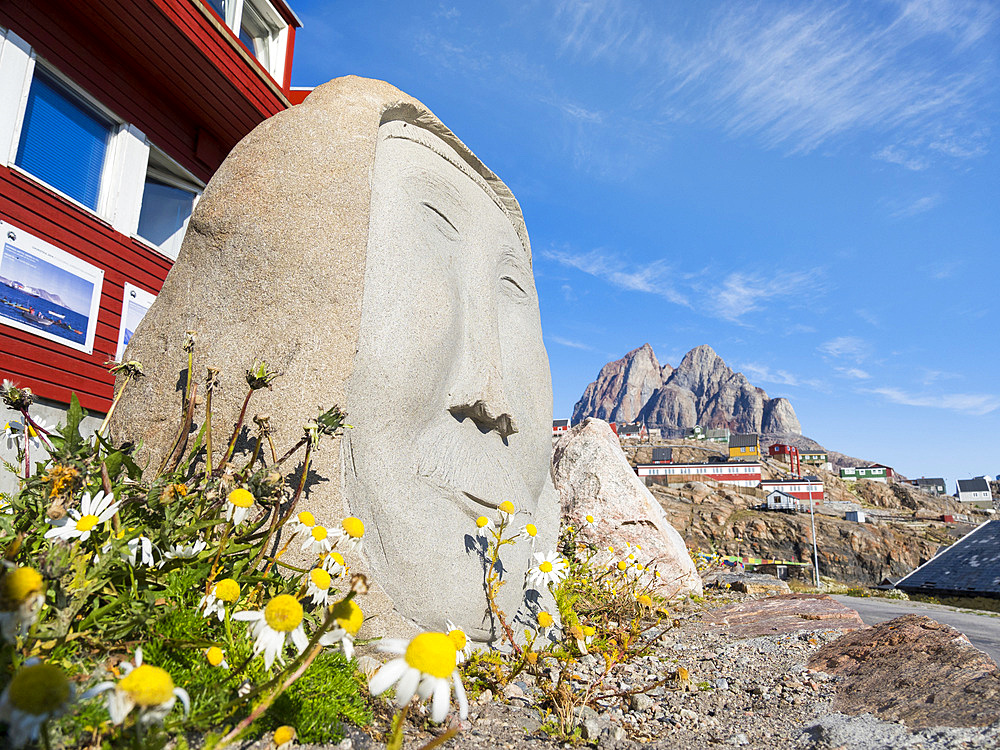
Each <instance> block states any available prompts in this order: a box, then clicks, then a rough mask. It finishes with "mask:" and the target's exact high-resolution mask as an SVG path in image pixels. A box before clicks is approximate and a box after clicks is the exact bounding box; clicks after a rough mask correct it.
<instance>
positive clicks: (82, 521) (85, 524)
mask: <svg viewBox="0 0 1000 750" xmlns="http://www.w3.org/2000/svg"><path fill="white" fill-rule="evenodd" d="M119 505H121V503H116V502H115V496H114V495H107V496H105V494H104V492H103V491H101V492H98V493H97V494H96V495H94V496H93V497H91V496H90V493H89V492H87V493H85V494H84V496H83V500H82V502H81V503H80V510H76V509H75V508H74V509H73V510H71V511H70V512H69V513H68V514H67V515H66V516H64V517H63V518H60V519H58V520H50V521H49V523H51V524H52V526H53V528H51V529H49V530H48V531H46V532H45V538H46V539H63V540H65V541H69V540H70V539H79V540H80V541H81V542H85V541H87V540H88V539H90V532H91V531H93V530H94V528H95V527H97V526H99V525H101V524H105V523H107V522H108V521H109V520H111V516H113V515H114V514H115V513H117V512H118V506H119Z"/></svg>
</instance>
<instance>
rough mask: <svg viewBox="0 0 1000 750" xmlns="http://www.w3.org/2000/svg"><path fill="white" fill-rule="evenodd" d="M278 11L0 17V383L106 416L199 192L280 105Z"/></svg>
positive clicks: (287, 22)
mask: <svg viewBox="0 0 1000 750" xmlns="http://www.w3.org/2000/svg"><path fill="white" fill-rule="evenodd" d="M300 26H301V23H300V21H299V20H298V18H297V17H296V16H295V14H294V13H293V12H292V10H291V8H289V7H288V5H287V4H285V2H284V1H283V0H93V1H92V2H79V1H78V0H5V2H2V3H0V101H2V102H3V105H2V107H0V162H2V163H0V221H2V229H3V234H4V238H3V243H2V244H0V248H2V254H0V376H2V377H5V378H11V379H12V380H14V381H15V382H16V383H18V384H19V385H22V386H28V387H30V388H31V389H32V390H33V391H34V392H35V393H36V394H37V395H38V396H40V397H42V398H43V399H47V400H49V401H52V402H55V404H66V403H68V401H69V396H70V393H71V392H76V394H77V395H78V397H79V399H80V401H81V403H82V404H83V405H84V407H86V408H88V409H90V410H92V411H98V412H101V411H104V410H106V409H107V407H108V405H109V403H110V399H111V396H112V385H113V379H112V378H111V376H110V375H108V373H107V369H106V366H105V363H106V362H107V361H108V360H112V359H115V358H116V355H118V354H119V350H120V349H121V347H122V340H123V339H125V340H127V338H128V336H129V335H130V334H131V330H133V329H134V323H135V322H136V320H137V319H138V318H139V317H141V314H142V312H144V308H145V307H146V306H148V304H150V303H151V301H152V297H153V296H154V295H155V294H157V293H158V292H159V290H160V288H161V286H162V284H163V281H164V279H165V278H166V275H167V271H169V270H170V266H171V264H172V262H173V260H174V258H176V257H177V251H178V249H179V246H180V241H181V239H182V238H183V235H184V231H185V229H186V227H187V221H188V218H189V217H190V214H191V210H192V209H193V207H194V205H195V204H196V203H197V200H198V197H199V196H200V194H201V191H202V189H203V188H204V186H205V183H206V182H207V181H208V180H209V178H210V177H211V176H212V174H213V173H214V172H215V170H216V169H217V168H218V167H219V165H220V164H221V162H222V160H223V159H224V158H225V156H226V155H227V154H228V153H229V151H230V150H231V149H232V148H233V147H234V146H235V145H236V143H237V142H238V141H239V140H240V139H241V138H243V136H245V135H246V134H247V133H249V132H250V131H251V130H252V129H253V128H254V127H255V126H256V125H257V124H259V123H260V122H262V121H263V120H264V119H266V118H268V117H270V116H271V115H274V114H276V113H278V112H280V111H282V110H284V109H286V108H287V107H289V106H291V104H292V103H293V101H294V102H297V101H301V99H302V98H304V93H303V92H302V91H301V90H298V91H294V92H293V90H292V89H291V85H290V84H291V67H292V53H293V50H294V44H295V31H296V28H298V27H300Z"/></svg>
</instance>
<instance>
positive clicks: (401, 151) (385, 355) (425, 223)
mask: <svg viewBox="0 0 1000 750" xmlns="http://www.w3.org/2000/svg"><path fill="white" fill-rule="evenodd" d="M548 372H549V370H548V358H547V356H546V354H545V349H544V347H543V345H542V337H541V325H540V321H539V312H538V299H537V295H536V292H535V284H534V279H533V276H532V272H531V257H530V254H529V251H528V249H527V248H525V247H524V245H523V244H522V242H521V239H520V237H519V236H518V234H517V232H516V231H515V229H514V225H513V224H512V222H511V219H510V217H509V216H508V215H507V213H506V212H505V211H504V209H503V208H502V207H501V204H500V202H499V201H498V200H497V197H496V195H495V194H494V193H493V191H492V190H491V189H490V188H489V187H488V186H487V185H486V183H485V182H484V181H483V180H482V179H481V178H479V176H478V175H477V174H475V173H474V172H472V170H470V169H469V168H468V166H467V165H466V163H465V162H464V161H463V160H462V159H461V158H460V157H459V155H458V154H457V153H456V152H455V151H454V150H453V149H452V148H451V147H450V146H449V145H448V144H446V143H445V142H444V141H442V140H441V139H440V138H438V137H437V136H435V135H433V134H431V133H430V132H428V131H427V130H424V129H422V128H419V127H416V126H414V125H411V124H408V123H405V122H399V121H393V122H388V123H385V124H383V125H382V126H381V128H380V129H379V140H378V145H377V147H376V154H375V165H374V172H373V178H372V198H371V218H370V223H369V241H368V256H367V264H366V269H365V293H364V296H363V300H362V312H361V328H360V334H359V342H358V354H357V357H356V359H355V367H354V372H353V375H352V377H351V379H350V381H349V383H348V390H347V396H348V403H349V405H350V420H351V423H352V425H353V426H354V429H352V430H350V431H349V432H348V435H347V439H346V440H345V450H346V451H347V454H348V455H347V456H345V461H344V463H345V470H346V485H345V488H346V494H347V497H348V498H349V502H350V504H351V507H352V508H354V509H355V510H356V512H357V513H358V514H359V515H360V517H361V518H362V520H363V521H365V523H366V526H367V527H368V528H369V529H371V532H370V536H371V537H372V538H371V539H369V540H368V541H366V546H367V554H368V557H369V560H370V562H371V565H372V568H373V571H374V572H375V573H376V574H377V577H378V578H379V579H380V580H381V581H382V585H383V587H384V588H386V590H387V593H388V594H389V595H390V596H391V597H392V598H393V600H394V601H397V602H399V601H404V600H408V601H411V602H412V606H411V607H410V608H409V611H406V610H403V611H402V612H401V614H403V615H405V616H409V617H414V618H419V617H420V616H421V613H422V612H424V611H425V610H426V609H427V608H428V607H435V606H437V607H439V608H440V611H441V612H442V613H452V614H453V615H454V618H453V619H461V620H463V621H462V622H460V623H459V624H460V625H462V626H463V627H464V628H466V630H467V631H468V632H470V633H471V634H477V635H480V636H481V637H482V636H485V635H486V633H487V629H486V626H487V625H488V623H485V622H484V617H485V608H482V609H481V610H480V611H475V610H473V611H469V610H468V602H469V601H472V600H482V597H483V569H482V566H481V564H480V561H479V559H478V557H477V555H476V553H475V550H474V548H473V547H474V545H472V544H471V543H470V542H471V535H472V534H473V533H474V530H475V520H476V518H477V517H478V516H481V515H484V514H486V515H489V516H490V517H494V518H495V517H496V516H497V512H496V508H497V506H498V505H499V504H500V503H501V502H503V501H504V500H510V501H511V502H513V503H514V506H515V507H516V508H517V509H518V510H520V511H524V512H526V513H527V514H532V515H533V514H534V513H535V511H536V509H537V506H538V502H539V498H540V497H541V496H542V494H543V492H544V491H545V488H546V484H547V482H548V480H549V462H550V455H551V436H550V435H549V434H548V433H549V430H547V429H546V426H547V424H548V422H549V420H550V419H551V416H550V415H551V413H552V395H551V390H550V388H549V387H547V384H548V383H549V375H548ZM543 384H544V385H543ZM522 518H523V520H527V516H522ZM522 523H523V521H522ZM470 548H473V549H470ZM507 549H508V550H510V551H511V552H512V553H513V552H514V550H513V549H512V548H507ZM506 551H507V550H505V553H506ZM504 557H505V558H506V560H505V563H506V566H507V571H506V574H505V575H506V577H507V579H508V585H507V586H506V588H508V589H509V590H510V592H511V593H510V595H508V596H507V597H505V599H507V600H508V601H507V604H508V607H509V611H510V612H511V614H513V611H512V610H513V609H516V606H517V604H518V601H517V599H518V598H519V595H520V593H521V588H522V587H521V583H522V581H523V573H524V569H525V566H526V562H527V547H526V546H525V545H522V549H521V551H520V552H518V553H516V554H510V555H508V554H505V555H504ZM404 591H406V592H414V591H417V592H424V593H425V596H422V597H419V598H418V599H417V600H416V601H414V600H413V598H412V597H403V596H402V593H403V592H404ZM463 612H466V613H467V614H466V615H465V616H464V617H462V614H461V613H463Z"/></svg>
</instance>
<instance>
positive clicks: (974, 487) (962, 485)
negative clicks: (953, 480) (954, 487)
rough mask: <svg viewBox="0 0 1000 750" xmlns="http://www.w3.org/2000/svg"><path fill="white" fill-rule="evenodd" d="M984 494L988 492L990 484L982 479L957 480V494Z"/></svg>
mask: <svg viewBox="0 0 1000 750" xmlns="http://www.w3.org/2000/svg"><path fill="white" fill-rule="evenodd" d="M983 490H985V491H986V492H989V491H990V483H989V482H987V481H986V480H985V479H984V478H983V477H976V478H975V479H959V480H958V491H959V492H982V491H983Z"/></svg>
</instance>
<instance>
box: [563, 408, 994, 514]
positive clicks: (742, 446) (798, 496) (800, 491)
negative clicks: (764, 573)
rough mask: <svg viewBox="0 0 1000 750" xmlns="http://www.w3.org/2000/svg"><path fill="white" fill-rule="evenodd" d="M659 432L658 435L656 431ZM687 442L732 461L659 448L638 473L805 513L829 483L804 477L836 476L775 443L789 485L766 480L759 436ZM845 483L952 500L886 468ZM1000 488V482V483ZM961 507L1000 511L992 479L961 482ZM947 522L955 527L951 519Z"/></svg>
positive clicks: (937, 484) (636, 435)
mask: <svg viewBox="0 0 1000 750" xmlns="http://www.w3.org/2000/svg"><path fill="white" fill-rule="evenodd" d="M610 425H611V429H612V430H613V431H614V432H615V434H616V435H618V438H619V440H621V442H622V444H623V445H625V444H627V443H644V442H646V443H648V442H649V441H650V440H651V439H654V440H655V439H656V438H661V439H662V438H665V436H664V435H662V434H661V435H655V436H651V435H650V431H649V430H648V429H647V427H646V425H645V424H642V423H632V424H616V423H614V422H612V423H610ZM569 428H570V420H568V419H555V420H553V421H552V435H553V438H555V437H558V436H559V435H561V434H562V433H565V432H567V431H568V430H569ZM654 432H655V431H654ZM684 439H686V440H698V441H707V442H712V443H723V444H725V445H726V446H727V447H728V459H727V458H725V457H724V456H718V457H716V456H712V457H710V460H709V461H707V462H704V463H689V462H677V461H675V460H674V457H673V453H674V451H673V448H670V447H653V449H652V461H651V462H649V463H645V464H638V465H637V466H635V472H636V474H637V475H638V476H639V477H640V478H643V479H644V480H646V481H647V483H649V481H650V480H652V481H657V480H659V481H661V482H665V483H683V482H690V481H699V480H704V479H708V480H711V481H713V482H718V483H721V484H728V485H732V486H736V487H747V488H756V489H758V490H762V491H763V492H765V493H766V498H765V502H764V503H763V504H762V507H761V509H762V510H764V509H766V510H775V511H786V512H787V511H790V512H800V511H803V510H809V509H812V508H814V507H815V504H816V503H820V502H823V499H824V494H823V481H822V480H821V479H820V478H819V477H818V476H816V475H814V474H806V473H803V472H804V469H803V467H805V470H806V471H807V470H808V468H809V467H815V468H819V469H822V470H824V471H826V472H833V471H834V466H833V464H832V463H831V462H830V460H829V457H828V454H827V452H826V451H822V450H816V451H810V450H800V449H799V448H797V447H795V446H793V445H787V444H784V443H773V444H771V445H769V446H767V452H766V457H767V458H769V459H771V460H774V461H780V462H782V463H783V464H785V465H786V466H787V471H786V473H787V475H788V476H787V477H786V478H783V479H764V478H763V474H762V463H761V460H762V458H763V457H764V453H763V452H762V450H761V446H760V436H759V435H756V434H739V433H732V432H730V430H729V429H727V428H709V429H704V428H702V427H701V426H698V425H696V426H694V427H691V428H689V429H688V430H687V432H686V434H685V435H684ZM838 471H839V476H840V479H841V480H843V481H845V482H849V483H850V482H855V481H858V480H861V479H867V480H870V481H875V482H882V483H885V484H887V483H890V482H895V481H905V482H907V483H909V484H911V485H912V486H914V487H916V488H917V489H918V490H921V491H923V492H926V493H929V494H932V495H947V492H948V490H947V487H946V485H945V481H944V479H943V478H941V477H920V478H918V479H902V478H901V477H899V475H897V474H896V472H895V471H893V469H892V467H890V466H885V465H884V464H868V465H865V466H848V467H840V468H839V470H838ZM996 480H997V482H1000V476H997V478H996ZM952 496H953V497H954V498H955V499H956V500H958V501H959V502H960V503H963V504H966V505H967V507H969V508H970V509H973V508H975V509H980V510H986V511H988V512H989V513H992V512H993V511H995V510H997V509H998V508H1000V501H998V500H997V499H995V498H994V497H993V491H992V489H991V487H990V479H989V478H988V477H987V476H985V475H984V476H978V477H971V478H969V479H959V480H958V482H957V487H956V491H955V493H954V494H953V495H952ZM845 515H846V518H847V520H849V521H859V522H862V523H863V522H864V521H865V514H864V511H863V510H850V511H847V513H846V514H845ZM941 520H943V521H950V520H953V519H950V518H948V517H943V518H942V519H941Z"/></svg>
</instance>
